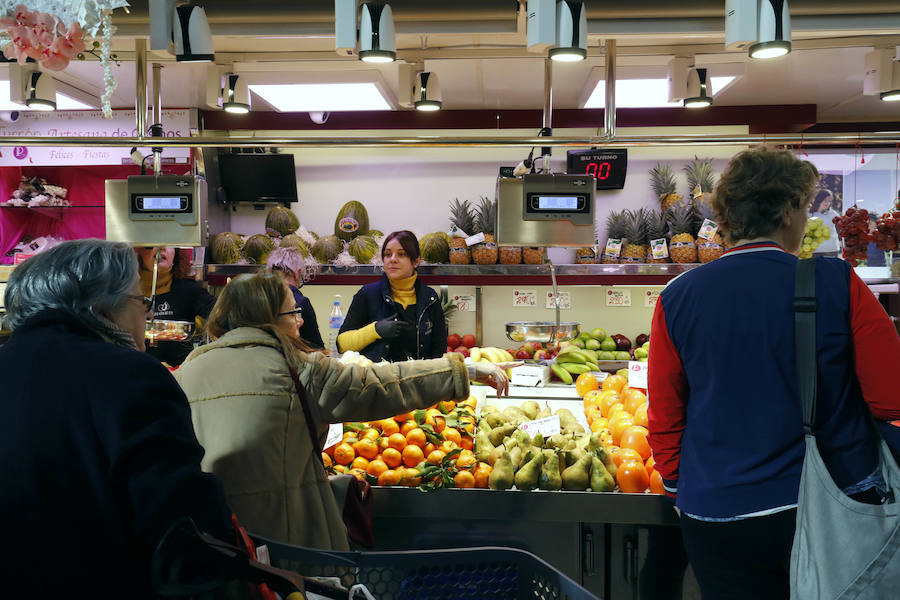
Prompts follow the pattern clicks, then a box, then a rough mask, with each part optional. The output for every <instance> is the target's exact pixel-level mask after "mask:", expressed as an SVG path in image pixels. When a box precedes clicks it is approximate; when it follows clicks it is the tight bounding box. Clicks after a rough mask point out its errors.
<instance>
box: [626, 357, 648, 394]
mask: <svg viewBox="0 0 900 600" xmlns="http://www.w3.org/2000/svg"><path fill="white" fill-rule="evenodd" d="M628 387H630V388H640V389H642V390H646V389H647V363H645V362H641V361H638V360H629V361H628Z"/></svg>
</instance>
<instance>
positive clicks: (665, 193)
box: [650, 163, 681, 211]
mask: <svg viewBox="0 0 900 600" xmlns="http://www.w3.org/2000/svg"><path fill="white" fill-rule="evenodd" d="M650 187H652V188H653V193H655V194H656V197H657V198H658V199H659V206H660V208H662V210H663V211H666V210H668V209H669V208H671V207H672V206H673V205H675V204H678V203H679V202H681V196H680V195H679V194H678V193H676V192H675V187H676V183H675V175H673V174H672V169H671V167H669V165H664V164H661V163H656V166H655V167H654V168H652V169H650Z"/></svg>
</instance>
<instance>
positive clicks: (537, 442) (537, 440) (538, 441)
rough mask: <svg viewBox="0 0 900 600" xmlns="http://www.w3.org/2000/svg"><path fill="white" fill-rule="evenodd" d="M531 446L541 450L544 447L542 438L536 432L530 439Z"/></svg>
mask: <svg viewBox="0 0 900 600" xmlns="http://www.w3.org/2000/svg"><path fill="white" fill-rule="evenodd" d="M531 445H532V446H534V447H535V448H543V447H544V436H543V435H542V434H541V433H540V432H538V433H536V434H534V437H533V438H531Z"/></svg>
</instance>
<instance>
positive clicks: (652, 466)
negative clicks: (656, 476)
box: [644, 455, 656, 473]
mask: <svg viewBox="0 0 900 600" xmlns="http://www.w3.org/2000/svg"><path fill="white" fill-rule="evenodd" d="M644 468H646V469H647V472H648V473H649V472H650V471H654V470H656V459H655V458H653V455H650V458H648V459H647V461H646V462H645V463H644Z"/></svg>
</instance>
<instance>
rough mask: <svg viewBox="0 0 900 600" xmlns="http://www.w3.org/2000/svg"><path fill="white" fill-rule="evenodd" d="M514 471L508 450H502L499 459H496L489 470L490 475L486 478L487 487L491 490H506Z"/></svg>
mask: <svg viewBox="0 0 900 600" xmlns="http://www.w3.org/2000/svg"><path fill="white" fill-rule="evenodd" d="M514 473H515V471H513V465H512V460H511V459H510V457H509V452H506V451H504V452H503V455H502V456H501V457H500V460H498V461H497V463H496V464H495V465H494V469H493V470H492V471H491V476H490V477H489V478H488V487H490V488H491V489H492V490H508V489H509V488H511V487H512V485H513V477H514Z"/></svg>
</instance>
